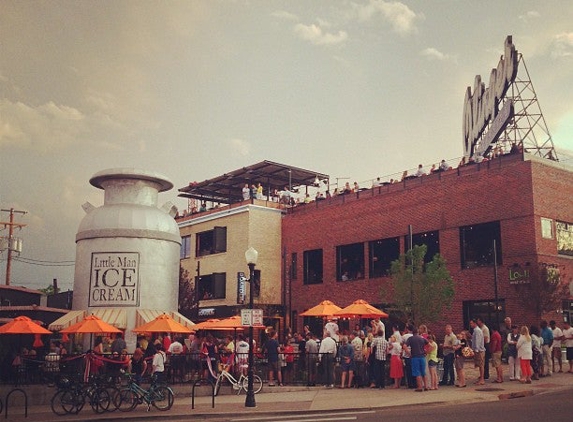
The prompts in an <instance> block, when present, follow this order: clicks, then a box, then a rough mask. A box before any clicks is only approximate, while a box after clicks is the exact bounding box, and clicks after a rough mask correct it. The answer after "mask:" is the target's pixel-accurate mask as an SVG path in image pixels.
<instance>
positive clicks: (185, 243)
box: [179, 236, 191, 259]
mask: <svg viewBox="0 0 573 422" xmlns="http://www.w3.org/2000/svg"><path fill="white" fill-rule="evenodd" d="M190 256H191V236H183V237H182V238H181V251H180V252H179V259H185V258H189V257H190Z"/></svg>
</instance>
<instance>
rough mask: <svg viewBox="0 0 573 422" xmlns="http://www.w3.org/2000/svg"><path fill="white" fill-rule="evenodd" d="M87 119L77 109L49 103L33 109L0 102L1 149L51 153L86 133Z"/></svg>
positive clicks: (17, 103) (4, 101) (24, 105)
mask: <svg viewBox="0 0 573 422" xmlns="http://www.w3.org/2000/svg"><path fill="white" fill-rule="evenodd" d="M84 121H85V116H84V115H83V114H82V113H81V112H80V111H79V110H77V109H75V108H73V107H68V106H64V105H57V104H55V103H53V102H51V101H50V102H48V103H45V104H43V105H40V106H38V107H32V106H29V105H27V104H24V103H22V102H11V101H9V100H6V99H3V100H0V147H4V146H17V147H21V148H35V149H36V148H37V149H38V150H40V151H41V150H49V149H52V148H59V147H62V146H64V145H68V144H71V143H74V142H75V140H76V139H77V137H78V136H79V134H80V133H81V132H82V131H83V130H84Z"/></svg>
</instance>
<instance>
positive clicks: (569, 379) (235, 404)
mask: <svg viewBox="0 0 573 422" xmlns="http://www.w3.org/2000/svg"><path fill="white" fill-rule="evenodd" d="M467 366H468V368H467V370H466V374H467V375H468V378H467V379H468V386H467V387H466V388H456V387H453V386H447V387H440V389H439V390H437V391H425V392H422V393H419V392H414V391H413V390H408V389H406V388H401V389H392V388H386V389H384V390H378V389H370V388H361V389H339V388H331V389H329V388H325V387H298V386H286V387H269V386H267V385H266V384H265V386H264V387H263V390H262V391H261V392H260V393H259V394H257V395H256V396H255V398H256V402H257V407H255V408H246V407H245V394H244V393H243V394H241V395H240V396H237V395H234V394H231V395H221V396H218V397H216V398H215V408H212V407H211V397H196V398H195V408H194V409H192V408H191V397H190V392H191V387H190V386H175V387H174V390H175V392H176V395H177V397H176V399H175V403H174V405H173V408H172V409H171V410H169V411H167V412H160V411H158V410H157V409H155V408H152V409H151V410H150V411H149V412H147V411H146V406H144V405H140V406H138V407H137V408H136V409H135V410H134V411H133V412H128V413H121V412H118V411H115V412H113V413H104V414H101V415H97V414H95V413H93V412H92V410H91V409H90V408H89V406H86V407H85V408H84V409H83V410H82V411H81V412H80V414H79V415H69V416H63V417H58V416H56V415H55V414H54V413H52V411H51V409H50V405H49V404H48V405H41V406H39V405H37V406H31V407H29V409H28V418H25V417H24V408H23V400H22V399H21V398H19V397H18V398H15V399H13V400H14V403H12V404H11V405H10V408H9V415H8V419H5V420H8V421H43V422H49V421H59V420H65V421H66V422H69V421H74V422H76V421H77V422H80V421H82V422H83V421H85V420H86V419H89V420H98V421H116V420H118V419H123V418H134V417H135V418H138V419H155V418H158V417H159V418H165V417H168V418H177V417H190V416H191V417H202V418H206V417H209V416H211V417H216V416H218V417H225V416H227V417H228V416H239V415H243V416H244V415H246V414H257V416H261V415H265V414H268V415H269V419H272V416H273V415H274V416H276V415H278V414H282V415H296V414H301V413H302V414H305V415H308V414H309V413H313V412H321V411H324V410H329V411H332V410H337V409H338V410H341V411H342V410H344V411H348V410H355V409H358V410H370V409H374V408H383V407H396V406H412V405H419V404H428V403H451V404H455V403H469V402H485V401H497V400H500V399H509V398H514V397H523V396H527V395H532V394H539V393H542V392H547V391H551V390H556V389H562V388H573V374H569V373H558V374H554V375H552V376H551V377H544V378H541V379H540V380H539V381H533V383H532V384H521V383H520V382H518V381H505V382H504V383H502V384H497V383H493V382H492V380H489V381H487V382H486V384H485V385H482V386H474V385H472V384H471V382H473V381H474V380H475V371H474V370H473V368H469V364H468V365H467ZM3 400H4V398H3ZM2 418H3V419H4V417H3V416H2Z"/></svg>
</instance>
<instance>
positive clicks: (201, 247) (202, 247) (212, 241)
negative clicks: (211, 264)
mask: <svg viewBox="0 0 573 422" xmlns="http://www.w3.org/2000/svg"><path fill="white" fill-rule="evenodd" d="M226 251H227V227H215V228H214V229H213V230H209V231H206V232H201V233H197V245H196V248H195V256H205V255H212V254H216V253H221V252H226Z"/></svg>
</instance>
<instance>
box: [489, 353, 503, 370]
mask: <svg viewBox="0 0 573 422" xmlns="http://www.w3.org/2000/svg"><path fill="white" fill-rule="evenodd" d="M491 364H492V365H493V367H494V368H499V367H500V366H501V352H495V353H492V354H491Z"/></svg>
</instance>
